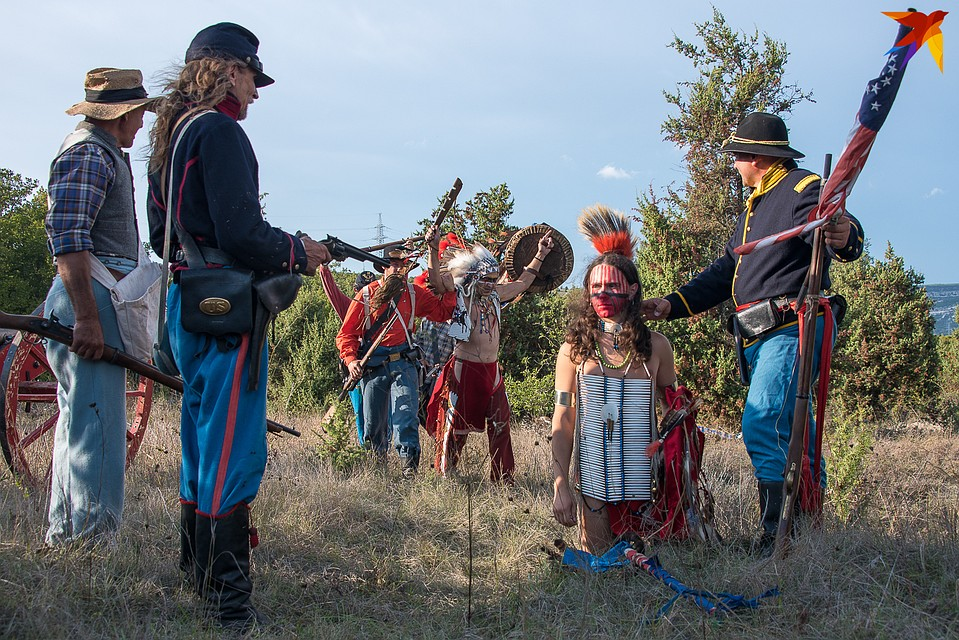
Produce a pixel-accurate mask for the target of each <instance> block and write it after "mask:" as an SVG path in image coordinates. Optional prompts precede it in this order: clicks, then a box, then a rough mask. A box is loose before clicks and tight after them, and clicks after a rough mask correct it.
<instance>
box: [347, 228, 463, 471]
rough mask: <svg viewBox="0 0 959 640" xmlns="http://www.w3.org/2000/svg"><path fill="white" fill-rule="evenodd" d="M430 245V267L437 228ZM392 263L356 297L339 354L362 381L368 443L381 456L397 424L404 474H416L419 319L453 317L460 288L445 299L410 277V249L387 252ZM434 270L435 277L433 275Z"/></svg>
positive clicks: (397, 444) (396, 440)
mask: <svg viewBox="0 0 959 640" xmlns="http://www.w3.org/2000/svg"><path fill="white" fill-rule="evenodd" d="M427 239H428V240H429V243H430V248H431V251H430V260H429V268H430V270H431V271H432V270H434V269H435V262H434V257H435V255H436V253H437V251H438V246H439V242H438V241H439V238H438V235H437V234H436V232H435V230H434V229H431V230H430V232H429V233H428V234H427ZM387 256H388V257H389V260H390V266H389V267H386V268H385V269H384V271H383V277H382V278H380V279H379V280H377V281H376V282H373V283H371V284H369V285H367V286H366V287H363V289H362V290H360V292H359V293H358V294H357V295H356V297H355V298H354V299H353V301H352V302H351V303H350V308H349V309H348V310H347V312H346V317H345V318H344V319H343V326H342V327H340V331H339V333H338V334H337V336H336V346H337V348H338V349H339V351H340V357H341V358H342V359H343V362H344V363H345V364H346V366H347V368H348V369H349V372H350V376H351V378H352V379H354V380H359V386H360V391H361V393H362V395H363V424H364V429H365V432H366V433H365V436H366V441H367V442H368V443H369V445H370V446H371V448H372V449H373V450H374V451H375V452H376V453H377V454H379V455H381V456H385V455H386V451H387V447H388V445H389V443H388V441H387V437H388V434H389V430H388V427H389V426H390V425H392V434H393V446H394V447H395V448H396V452H397V453H398V454H399V456H400V459H401V460H402V462H403V474H404V475H406V476H410V475H412V474H414V473H415V472H416V469H417V467H418V466H419V459H420V439H419V420H418V418H417V413H416V412H417V407H418V404H419V389H418V385H419V376H418V373H417V366H418V360H419V353H418V351H419V350H418V348H416V346H415V345H414V343H413V337H412V336H413V333H414V332H415V331H416V326H415V322H416V318H428V319H430V320H433V321H435V322H444V321H446V320H449V319H450V316H451V315H452V313H453V309H454V308H455V306H456V294H455V292H449V293H447V294H445V295H444V296H442V297H438V296H436V295H435V294H433V293H432V292H431V291H430V290H429V289H427V288H426V287H424V286H421V285H418V284H415V283H413V282H408V281H407V272H408V270H409V267H410V250H409V249H408V248H407V247H395V248H393V249H390V250H389V251H388V252H387ZM434 277H436V276H433V274H431V278H434ZM384 331H385V332H386V335H385V337H384V338H383V340H382V341H381V342H380V344H379V346H377V347H376V349H374V350H373V353H372V355H371V356H370V358H369V360H367V362H366V365H365V366H363V365H361V364H360V360H362V358H363V357H364V356H365V355H366V353H367V351H369V349H370V346H371V345H372V344H373V343H374V342H375V341H376V339H377V338H378V337H379V336H380V335H381V334H382V333H383V332H384Z"/></svg>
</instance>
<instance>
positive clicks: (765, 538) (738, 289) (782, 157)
mask: <svg viewBox="0 0 959 640" xmlns="http://www.w3.org/2000/svg"><path fill="white" fill-rule="evenodd" d="M721 151H722V152H724V153H729V154H731V155H732V156H733V159H734V162H735V165H736V170H737V171H738V172H739V175H740V176H742V179H743V184H744V185H745V186H746V187H749V188H750V189H752V193H751V194H750V196H749V198H748V200H747V201H746V210H745V211H744V212H743V213H742V214H741V215H740V217H739V220H738V222H737V225H736V230H735V231H734V232H733V235H732V237H731V238H730V239H729V242H727V244H726V249H725V251H724V252H723V255H721V256H720V257H719V258H717V259H716V260H715V261H714V262H713V263H712V264H711V265H710V266H709V267H707V268H706V269H705V270H704V271H703V272H702V273H700V274H699V275H698V276H696V277H695V278H693V280H692V281H691V282H689V283H688V284H686V285H684V286H682V287H680V288H679V290H678V291H676V292H674V293H671V294H669V295H668V296H666V297H665V298H653V299H650V300H646V301H644V306H643V311H644V313H645V314H646V317H647V318H649V319H653V320H655V319H668V320H672V319H675V318H686V317H689V316H692V315H695V314H697V313H702V312H703V311H706V310H707V309H710V308H712V307H715V306H716V305H718V304H720V303H721V302H724V301H725V300H728V299H729V298H730V296H731V297H732V300H733V303H734V304H735V305H736V309H737V314H736V320H735V322H738V323H739V325H740V326H742V327H743V333H742V336H743V338H744V341H743V342H741V346H740V354H741V355H740V366H741V368H742V369H745V371H741V373H742V375H743V379H744V380H749V385H750V386H749V393H748V395H747V397H746V407H745V409H744V411H743V418H742V433H743V441H744V442H745V444H746V449H747V451H748V452H749V456H750V459H751V461H752V463H753V467H754V470H755V475H756V479H757V480H758V482H759V508H760V528H761V533H760V537H759V539H758V540H757V547H758V548H759V550H760V551H762V552H768V551H769V550H771V549H772V545H773V543H774V542H775V537H776V531H777V528H778V523H779V516H780V512H781V511H782V500H783V472H784V469H785V466H786V451H787V450H788V448H789V435H790V432H791V430H792V429H791V427H792V421H793V415H792V414H793V409H794V405H795V397H796V386H797V376H796V371H797V367H796V362H797V360H796V358H797V353H798V350H799V327H798V322H797V316H796V296H797V295H799V292H800V288H801V287H802V284H803V281H804V280H805V278H806V272H807V271H808V270H809V265H810V261H811V256H812V246H811V242H812V236H811V235H808V236H805V237H797V238H793V239H791V240H788V241H786V242H782V243H780V244H776V245H773V246H771V247H768V248H765V249H763V250H761V251H756V252H754V253H751V254H748V255H743V256H737V255H736V254H735V253H733V249H734V248H735V247H737V246H738V245H740V244H743V243H745V242H749V241H750V240H754V239H758V238H762V237H765V236H768V235H772V234H774V233H777V232H779V231H782V230H784V229H788V228H791V227H793V226H797V225H800V224H804V223H805V222H806V221H807V215H808V214H809V212H810V211H811V210H812V209H813V207H815V206H816V205H817V203H818V199H819V183H820V178H819V176H818V175H816V174H814V173H812V172H810V171H806V170H805V169H800V168H798V166H797V164H796V159H797V158H802V157H803V154H802V153H800V152H799V151H796V150H795V149H793V148H792V147H791V146H789V138H788V134H787V131H786V125H785V123H784V122H783V121H782V119H781V118H779V117H778V116H775V115H772V114H769V113H751V114H749V115H748V116H746V117H745V118H744V119H743V121H742V122H741V123H740V124H739V127H738V128H737V129H736V134H735V135H734V136H732V137H731V138H730V139H729V140H727V141H726V143H725V144H724V145H723V147H722V149H721ZM825 240H826V247H827V256H826V260H825V263H824V265H823V266H824V271H823V273H824V275H823V282H822V284H823V288H824V289H828V288H829V284H830V280H829V263H830V260H831V259H836V260H839V261H840V262H849V261H852V260H855V259H857V258H858V257H859V256H860V255H861V254H862V249H863V232H862V225H861V224H860V223H859V221H858V220H856V219H855V218H854V217H853V216H851V215H850V214H848V213H844V214H843V215H842V216H841V217H840V218H839V219H838V221H837V222H836V223H835V224H834V225H831V226H827V227H826V228H825ZM759 313H763V314H764V316H765V317H766V318H767V320H763V321H762V322H761V323H757V322H755V321H754V318H755V317H756V315H755V314H759ZM743 314H745V315H743ZM747 318H748V320H747ZM816 324H817V326H816V331H817V334H816V336H817V338H816V348H815V353H816V361H815V362H814V364H813V370H814V371H816V370H817V369H818V354H819V353H820V351H821V345H822V333H823V325H824V317H823V315H821V314H820V316H819V318H818V320H817V323H816ZM747 325H750V326H752V327H754V328H755V329H756V330H755V331H754V332H753V331H748V332H747V330H746V326H747ZM747 333H749V335H747ZM833 335H835V332H834V333H833ZM810 424H811V426H812V428H813V429H814V428H815V425H812V422H810ZM812 436H813V432H812V431H811V433H810V438H809V441H810V446H811V447H812V445H813V444H814V442H815V438H814V437H812ZM810 458H812V451H810ZM822 482H825V473H823V475H822Z"/></svg>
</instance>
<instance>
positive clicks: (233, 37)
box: [185, 22, 275, 88]
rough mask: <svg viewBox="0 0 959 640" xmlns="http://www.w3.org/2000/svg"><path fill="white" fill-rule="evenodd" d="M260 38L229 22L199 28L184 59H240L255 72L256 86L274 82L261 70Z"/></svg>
mask: <svg viewBox="0 0 959 640" xmlns="http://www.w3.org/2000/svg"><path fill="white" fill-rule="evenodd" d="M259 46H260V41H259V40H258V39H257V37H256V36H255V35H253V32H252V31H250V30H249V29H247V28H245V27H241V26H240V25H238V24H234V23H232V22H220V23H219V24H214V25H211V26H209V27H207V28H206V29H203V30H202V31H200V33H198V34H196V36H195V37H194V38H193V42H191V43H190V47H189V48H188V49H187V50H186V57H185V62H192V61H193V60H199V59H200V58H217V57H222V56H229V57H231V58H236V59H237V60H239V61H241V62H243V63H245V64H246V66H248V67H249V68H250V69H252V70H253V72H254V73H255V74H256V77H255V78H254V79H253V84H255V85H256V87H257V88H260V87H265V86H267V85H270V84H273V83H274V82H275V80H273V78H271V77H270V76H268V75H266V74H265V73H263V63H262V62H260V59H259V58H258V57H257V55H256V50H257V48H258V47H259Z"/></svg>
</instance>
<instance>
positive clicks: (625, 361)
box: [594, 342, 633, 369]
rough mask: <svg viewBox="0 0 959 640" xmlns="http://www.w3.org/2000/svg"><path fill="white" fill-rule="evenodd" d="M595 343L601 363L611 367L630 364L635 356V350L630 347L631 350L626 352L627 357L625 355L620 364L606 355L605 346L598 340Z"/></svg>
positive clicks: (616, 367) (617, 367)
mask: <svg viewBox="0 0 959 640" xmlns="http://www.w3.org/2000/svg"><path fill="white" fill-rule="evenodd" d="M594 344H595V345H596V357H597V358H599V362H600V364H601V365H603V366H605V367H608V368H610V369H622V368H623V367H625V366H626V365H627V364H629V361H630V360H632V358H633V351H632V349H630V350H629V351H627V352H626V355H625V357H623V361H622V362H620V363H619V364H612V363H611V362H610V361H609V360H607V359H606V356H605V355H603V348H602V347H601V346H600V345H599V342H596V343H594Z"/></svg>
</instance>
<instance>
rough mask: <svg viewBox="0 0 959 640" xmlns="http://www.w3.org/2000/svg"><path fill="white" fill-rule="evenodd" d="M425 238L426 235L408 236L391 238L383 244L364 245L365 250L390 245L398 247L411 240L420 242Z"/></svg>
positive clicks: (374, 249)
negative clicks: (400, 238)
mask: <svg viewBox="0 0 959 640" xmlns="http://www.w3.org/2000/svg"><path fill="white" fill-rule="evenodd" d="M423 238H424V236H413V237H412V238H406V239H405V240H390V241H389V242H384V243H383V244H374V245H373V246H372V247H363V251H379V250H381V249H386V248H388V247H398V246H400V245H404V244H408V243H410V242H419V241H420V240H422V239H423Z"/></svg>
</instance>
